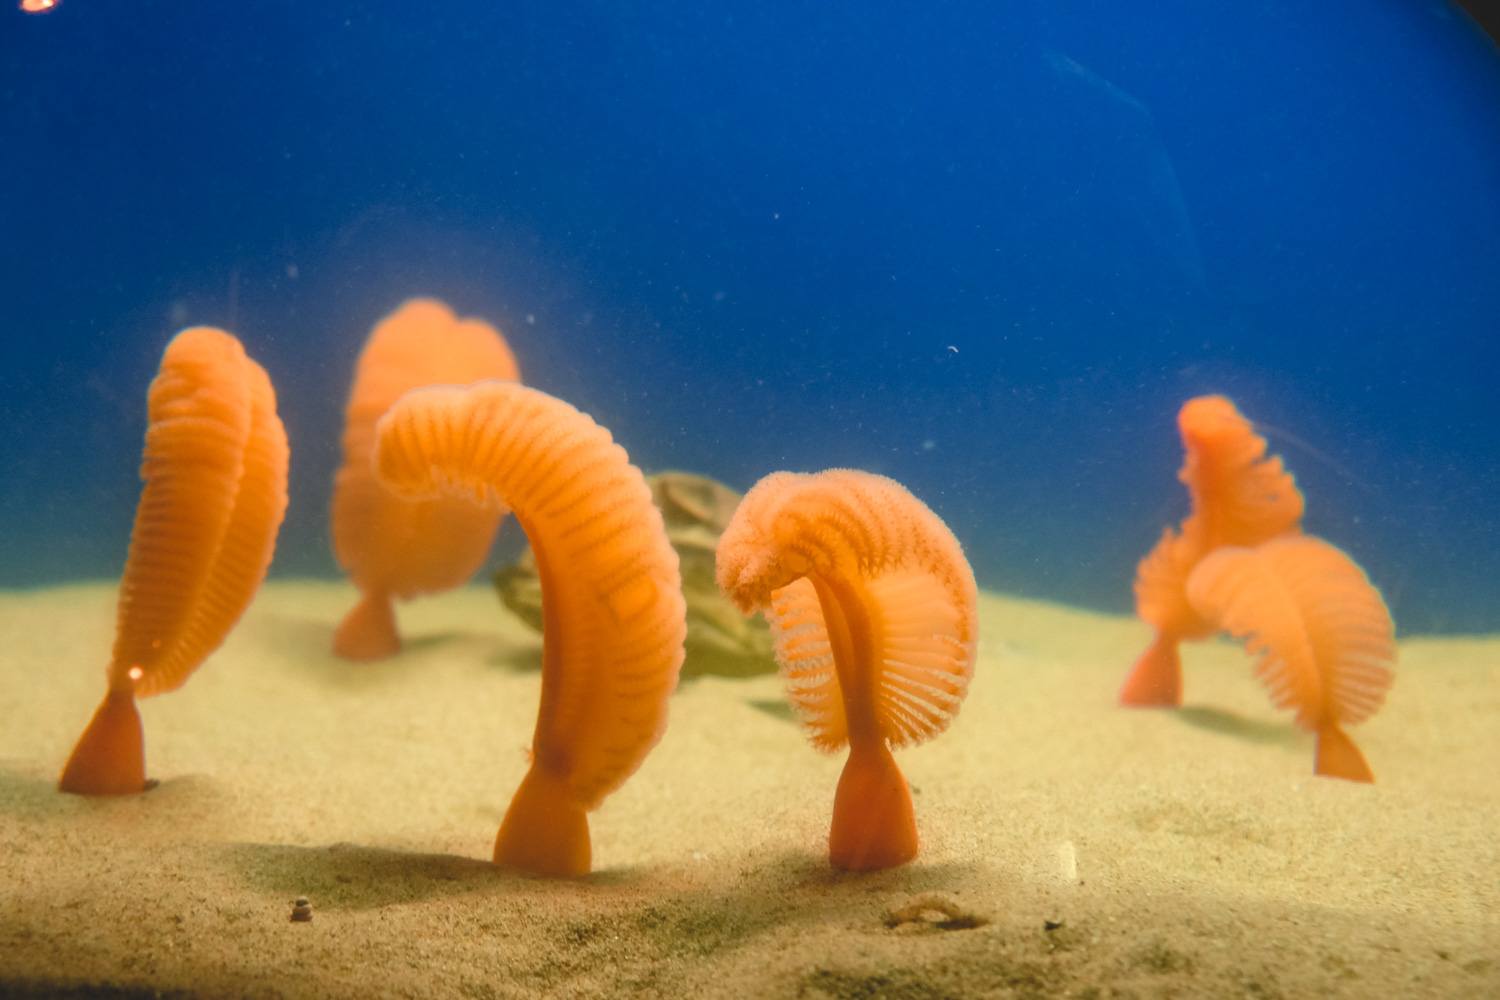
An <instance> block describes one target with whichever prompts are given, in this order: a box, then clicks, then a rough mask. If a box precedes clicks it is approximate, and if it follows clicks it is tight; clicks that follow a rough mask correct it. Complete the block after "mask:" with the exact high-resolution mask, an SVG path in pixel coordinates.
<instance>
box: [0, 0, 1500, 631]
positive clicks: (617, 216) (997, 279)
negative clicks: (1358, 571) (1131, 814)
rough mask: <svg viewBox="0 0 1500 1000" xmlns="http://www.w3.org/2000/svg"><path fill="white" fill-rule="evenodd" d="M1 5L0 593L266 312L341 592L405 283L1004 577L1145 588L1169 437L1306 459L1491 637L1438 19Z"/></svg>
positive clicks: (1458, 138)
mask: <svg viewBox="0 0 1500 1000" xmlns="http://www.w3.org/2000/svg"><path fill="white" fill-rule="evenodd" d="M736 7H737V8H738V9H736V10H734V11H733V12H732V13H731V12H729V9H728V7H727V6H726V5H720V4H713V3H701V2H700V3H681V4H654V3H653V4H616V3H607V2H596V3H583V4H571V3H562V4H556V5H551V4H536V5H531V4H509V3H493V2H490V0H482V2H481V0H463V2H449V3H435V4H429V3H411V2H406V3H365V4H349V3H338V2H327V3H321V2H311V0H302V2H297V3H285V2H278V0H264V2H262V0H257V2H256V3H254V4H248V3H247V4H231V3H204V2H196V3H193V2H186V0H182V2H173V3H168V2H149V0H148V2H124V0H117V2H104V0H98V2H89V0H62V4H61V6H60V7H59V8H58V9H57V10H55V11H53V12H52V13H49V14H46V15H41V16H29V15H25V14H22V13H20V12H19V11H18V10H16V9H15V5H14V3H12V2H9V0H8V2H7V5H6V7H5V9H4V10H0V293H3V294H0V413H3V416H4V419H5V428H6V430H5V432H4V433H3V434H0V470H3V471H0V475H3V480H0V585H4V586H26V585H34V584H40V583H45V582H50V581H55V580H59V579H68V578H73V577H79V576H95V577H97V576H113V575H114V574H116V573H118V572H119V569H120V566H121V564H122V563H123V559H124V554H125V546H126V544H127V540H128V536H129V526H130V519H131V516H132V512H133V508H134V504H135V499H136V495H137V490H138V483H137V479H136V463H137V461H138V454H139V447H140V441H141V435H142V433H143V429H144V393H145V387H146V385H147V383H148V381H149V379H150V377H151V375H152V373H153V371H154V369H155V366H156V363H157V360H158V358H159V354H160V351H161V348H162V347H163V345H164V344H165V343H166V341H167V340H168V339H169V337H170V335H171V334H172V333H173V332H175V330H176V329H178V328H180V327H182V326H185V325H189V324H195V323H212V324H219V325H224V326H227V327H229V328H231V329H233V330H234V331H235V332H236V333H238V334H239V335H240V336H241V338H242V339H243V340H244V341H245V343H246V346H247V348H248V349H249V350H250V352H251V353H252V355H254V356H255V357H256V358H257V359H258V360H260V361H261V362H262V363H263V364H264V365H265V367H266V368H267V369H268V370H269V372H270V373H271V376H272V378H273V380H274V381H275V383H276V385H277V388H278V391H279V394H280V397H281V408H282V413H283V416H284V417H285V420H286V423H287V425H288V430H289V433H290V435H291V438H292V444H293V472H292V476H293V485H292V507H291V510H290V512H289V515H288V520H287V523H286V525H285V527H284V529H283V532H282V537H281V544H280V547H279V550H278V555H277V561H276V566H275V569H274V570H273V572H275V573H279V574H306V573H319V574H331V573H332V572H333V571H334V567H333V563H332V559H331V557H330V556H329V554H328V545H327V526H326V516H325V512H326V508H327V500H328V494H329V490H330V477H331V475H332V472H333V469H334V467H335V466H336V464H337V460H338V453H337V441H338V433H339V424H340V420H341V408H342V397H343V394H344V392H345V390H346V387H347V382H348V379H349V376H350V371H351V367H352V364H353V358H354V354H355V352H356V351H357V349H358V347H359V344H360V343H361V341H362V339H363V337H364V336H365V335H366V333H367V332H368V330H369V328H370V326H371V324H372V323H373V322H374V321H375V320H376V319H378V318H379V317H380V316H381V315H382V314H384V313H385V312H387V311H389V310H390V309H392V308H393V307H394V306H396V305H397V304H398V303H399V302H400V301H401V300H402V299H403V298H405V297H407V296H409V295H413V294H433V295H438V296H441V297H444V298H446V299H448V300H449V301H450V302H451V303H452V304H453V305H454V306H455V307H456V308H458V309H459V310H460V311H463V312H467V313H473V314H477V315H481V316H484V317H486V318H489V319H491V320H492V321H495V322H496V323H498V324H499V325H500V327H501V328H502V329H503V330H504V331H505V332H506V334H507V336H508V337H509V339H510V341H511V343H512V345H513V347H514V349H515V351H516V353H517V354H518V356H519V358H520V361H521V364H522V368H523V374H524V377H525V379H526V380H527V381H528V382H530V383H531V384H533V385H536V386H538V387H541V388H543V389H546V390H548V391H551V392H553V393H555V394H558V395H561V396H564V397H566V398H569V399H571V400H572V401H574V402H575V403H577V404H578V405H580V406H581V407H582V408H583V409H585V410H587V411H589V412H591V413H592V414H594V415H595V416H596V417H597V418H598V419H599V420H600V421H601V422H602V423H604V424H606V425H607V426H609V427H611V428H612V429H613V430H614V432H615V434H616V436H617V438H619V439H620V440H621V441H622V442H623V443H624V444H625V445H626V447H627V448H628V449H629V450H630V452H631V453H632V455H633V456H634V457H635V459H636V460H637V462H638V463H639V464H641V465H643V466H644V467H646V468H647V469H648V470H649V469H656V468H663V467H678V468H687V469H692V470H697V471H702V472H706V473H709V474H712V475H715V476H718V477H720V478H722V479H725V480H727V481H728V482H730V483H731V484H733V485H735V486H737V487H739V488H741V489H743V488H746V487H747V486H748V485H749V484H750V483H752V482H753V481H754V480H755V479H756V478H758V477H759V476H760V475H762V474H764V473H766V472H768V471H771V470H773V469H776V468H794V469H817V468H823V467H827V466H832V465H852V466H859V467H864V468H869V469H872V470H877V471H881V472H884V473H886V474H888V475H891V476H894V477H896V478H897V479H900V480H902V481H903V482H905V483H906V484H907V485H909V486H910V487H911V488H912V489H913V490H914V491H915V492H916V493H918V494H919V495H920V496H922V497H923V498H924V499H926V500H927V501H928V502H929V503H930V504H931V505H932V506H933V507H934V508H935V509H937V510H938V512H939V513H940V514H942V515H943V516H944V517H945V518H946V519H947V520H948V521H949V523H950V524H951V525H952V526H953V528H954V530H955V531H956V532H957V534H958V535H959V537H960V538H961V539H962V540H963V541H964V543H965V545H966V548H967V549H968V551H969V553H970V556H971V559H972V561H973V562H974V564H975V568H976V570H977V572H978V574H979V577H980V580H981V583H982V584H984V585H986V586H989V587H993V588H1002V589H1006V590H1010V591H1016V592H1020V593H1023V594H1027V595H1031V596H1036V597H1045V598H1057V599H1062V600H1067V601H1071V602H1074V603H1080V604H1086V605H1090V606H1096V607H1104V608H1113V609H1128V608H1129V607H1130V601H1131V598H1130V580H1131V577H1132V573H1133V570H1134V566H1135V562H1136V560H1137V559H1138V558H1139V557H1140V555H1141V554H1142V553H1143V552H1144V551H1145V550H1146V549H1147V548H1148V547H1149V546H1150V545H1151V544H1152V542H1154V540H1155V539H1156V537H1157V535H1158V534H1159V532H1160V531H1161V529H1162V527H1163V526H1164V525H1165V524H1166V523H1168V522H1170V521H1173V520H1175V519H1176V518H1178V517H1180V516H1181V515H1182V514H1183V513H1184V512H1185V500H1184V497H1183V494H1182V491H1181V488H1180V487H1179V485H1178V484H1177V482H1176V480H1175V478H1174V473H1175V470H1176V468H1177V465H1178V463H1179V461H1180V454H1179V446H1178V443H1177V440H1176V434H1175V425H1174V417H1175V412H1176V409H1177V407H1178V405H1180V403H1181V402H1182V401H1183V400H1184V399H1186V398H1187V397H1188V396H1191V395H1193V394H1196V393H1200V392H1204V391H1222V392H1226V393H1228V394H1230V395H1231V396H1232V397H1233V398H1234V399H1235V400H1236V401H1237V402H1238V404H1239V405H1240V407H1241V408H1242V409H1243V410H1244V411H1245V412H1246V413H1247V414H1249V415H1250V416H1252V417H1253V418H1256V419H1258V420H1261V421H1264V422H1265V423H1266V424H1268V425H1270V426H1272V427H1274V428H1276V429H1278V431H1280V432H1281V433H1274V434H1273V445H1274V447H1276V448H1277V449H1278V450H1279V451H1281V453H1282V454H1283V455H1284V456H1285V458H1286V460H1287V462H1288V463H1289V465H1290V466H1291V467H1292V469H1293V470H1294V471H1295V472H1296V474H1297V477H1298V480H1299V482H1300V483H1301V485H1302V486H1303V489H1304V491H1305V492H1306V494H1307V496H1308V516H1307V527H1308V529H1309V530H1311V531H1314V532H1316V533H1319V534H1322V535H1324V536H1326V537H1328V538H1330V539H1331V540H1333V541H1335V542H1336V543H1338V544H1340V545H1342V546H1344V547H1345V548H1347V549H1348V550H1349V551H1350V552H1351V553H1352V554H1353V555H1354V556H1355V557H1356V558H1357V559H1358V560H1359V561H1360V562H1361V563H1363V564H1364V565H1365V567H1366V568H1367V569H1368V570H1369V572H1370V574H1371V576H1372V578H1373V579H1374V580H1375V582H1376V583H1377V584H1378V585H1380V586H1381V587H1382V589H1383V590H1384V591H1385V593H1386V595H1387V597H1388V599H1389V600H1390V602H1391V604H1392V606H1393V610H1394V611H1395V613H1396V618H1397V621H1398V625H1399V626H1400V627H1401V628H1402V629H1403V630H1404V631H1406V632H1414V631H1427V630H1433V629H1440V630H1485V631H1492V630H1496V629H1500V524H1497V513H1496V510H1497V504H1496V499H1497V497H1500V386H1497V379H1496V372H1497V362H1500V54H1497V50H1496V48H1495V47H1494V46H1493V45H1492V44H1491V43H1490V42H1489V41H1488V39H1486V38H1485V37H1484V36H1483V35H1482V34H1480V33H1479V32H1478V30H1477V29H1475V28H1474V27H1473V26H1472V25H1471V24H1470V23H1469V22H1468V21H1466V19H1465V18H1464V16H1463V15H1462V14H1460V13H1458V12H1457V11H1456V9H1454V8H1452V7H1450V5H1448V4H1447V3H1443V2H1418V0H1365V2H1356V0H1321V2H1318V3H1307V2H1305V0H1266V2H1257V3H1248V4H1247V3H1229V2H1205V0H1157V2H1154V3H1150V4H1146V3H1106V2H1102V0H1100V2H1087V3H1085V2H1066V0H1062V2H1057V3H1047V4H1042V3H1040V2H1039V0H1038V2H1036V3H1030V4H1028V3H995V2H986V3H974V4H944V5H933V4H881V3H875V4H869V3H861V4H794V3H783V2H767V3H760V4H756V5H736Z"/></svg>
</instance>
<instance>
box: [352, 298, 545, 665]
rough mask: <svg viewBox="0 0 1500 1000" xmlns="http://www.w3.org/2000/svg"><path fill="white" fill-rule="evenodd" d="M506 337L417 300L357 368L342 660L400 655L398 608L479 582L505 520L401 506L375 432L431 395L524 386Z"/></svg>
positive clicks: (486, 513)
mask: <svg viewBox="0 0 1500 1000" xmlns="http://www.w3.org/2000/svg"><path fill="white" fill-rule="evenodd" d="M519 378H520V372H519V371H518V369H517V367H516V360H515V357H514V356H513V355H512V354H511V351H510V347H509V346H508V345H507V344H506V342H505V339H504V338H503V337H501V336H500V334H499V332H498V331H496V330H495V328H494V327H492V326H490V325H489V324H488V323H485V322H483V321H482V320H477V319H459V318H458V317H457V316H455V315H454V314H453V310H451V309H449V308H448V307H447V306H446V305H444V304H443V303H441V302H438V301H435V300H433V299H412V300H411V301H409V302H406V303H405V304H403V305H402V306H401V307H400V308H399V309H397V310H396V311H395V312H394V313H392V314H391V315H389V316H387V317H386V318H385V319H383V320H382V321H381V322H380V323H379V324H378V325H376V327H375V329H374V331H372V332H371V334H370V337H369V340H367V341H366V342H365V346H364V349H363V350H362V351H361V352H360V356H359V361H358V363H357V365H356V366H355V372H354V384H353V386H352V387H351V389H350V391H349V402H348V406H347V408H346V410H345V416H344V464H343V466H342V467H341V468H340V469H339V471H338V475H337V477H336V478H335V480H334V489H333V512H332V516H333V551H334V555H335V557H336V558H337V559H338V563H339V565H340V566H341V567H343V569H344V571H345V572H346V573H347V574H348V575H349V578H350V579H351V580H353V581H354V584H355V586H357V587H358V588H359V590H360V600H359V603H357V604H356V605H355V606H354V607H353V608H352V609H351V610H350V611H349V613H348V614H347V615H346V616H345V618H344V620H343V622H341V623H340V624H339V626H338V629H337V630H336V631H335V633H334V639H333V648H334V651H335V652H336V653H338V654H339V655H340V656H344V657H347V658H349V659H354V660H369V659H377V658H379V657H384V656H390V655H391V654H393V653H396V652H397V651H398V650H399V649H400V648H401V640H400V637H399V635H398V633H397V631H396V617H395V609H394V607H393V606H392V601H393V599H395V598H401V599H407V598H411V597H415V596H416V595H418V594H429V593H435V592H437V591H442V590H447V589H449V588H452V587H456V586H458V585H459V584H461V583H463V582H464V581H465V580H467V579H469V577H471V576H473V575H474V573H475V571H477V570H478V569H479V566H480V564H481V563H482V562H483V561H484V557H485V555H486V554H487V553H488V552H489V549H490V545H491V543H492V542H493V541H494V537H495V531H496V529H497V527H498V526H499V523H500V519H501V517H502V516H503V514H504V512H503V511H502V510H499V509H496V508H490V507H476V506H475V505H473V504H470V503H466V502H465V501H463V500H461V499H454V498H451V497H435V498H431V499H424V500H403V499H400V498H398V497H396V496H394V495H392V494H391V493H390V492H389V491H387V490H386V489H385V488H384V487H382V486H381V485H380V483H379V482H378V481H377V480H376V478H375V471H374V467H373V464H372V461H371V459H372V456H373V454H374V450H375V422H376V421H377V420H379V419H380V417H381V416H382V415H383V414H384V413H385V411H386V410H387V409H389V408H390V406H391V404H392V403H394V402H395V401H396V400H397V399H398V398H400V396H401V394H402V393H404V392H406V391H407V390H409V389H415V388H417V387H419V386H424V385H438V384H459V385H462V384H467V383H470V382H478V381H481V380H483V379H519Z"/></svg>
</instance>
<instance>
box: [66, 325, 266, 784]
mask: <svg viewBox="0 0 1500 1000" xmlns="http://www.w3.org/2000/svg"><path fill="white" fill-rule="evenodd" d="M148 419H149V425H148V428H147V430H146V447H145V455H144V458H143V460H142V463H141V478H142V480H144V483H145V486H144V488H143V489H142V492H141V500H140V504H139V506H138V507H137V508H136V516H135V528H134V530H133V532H132V534H131V539H130V555H129V557H128V558H127V560H126V563H125V576H124V579H123V580H122V581H121V584H120V603H119V614H118V622H117V625H116V635H115V648H114V655H113V657H112V658H111V660H110V665H109V673H108V677H109V691H108V693H107V694H106V695H105V698H104V702H103V703H102V704H101V705H100V706H99V709H98V711H97V712H95V713H94V717H93V719H92V720H91V721H90V723H89V725H88V728H86V729H85V730H84V732H83V735H82V736H81V737H80V738H79V740H78V745H77V747H76V748H75V749H74V750H73V755H72V756H71V757H70V758H69V759H68V763H67V766H66V767H65V768H64V769H63V773H62V778H61V780H60V781H59V782H58V785H59V787H60V788H61V789H62V790H63V791H65V792H76V793H79V794H83V795H120V794H127V793H130V792H139V791H142V790H143V789H144V788H145V784H146V773H145V747H144V745H143V742H142V737H141V720H140V715H139V713H138V712H137V711H136V707H135V699H136V697H138V696H139V697H146V696H148V695H153V694H161V693H163V692H165V691H172V690H175V689H176V688H178V687H181V686H182V684H183V683H184V682H186V681H187V679H188V677H189V676H190V675H191V674H192V672H193V671H194V670H196V669H197V668H198V666H199V664H201V663H202V662H203V661H204V659H206V658H207V657H208V655H209V654H210V653H211V652H213V651H214V649H216V648H217V647H218V646H219V644H220V643H222V642H223V641H224V637H225V636H226V635H228V634H229V630H230V629H231V628H232V627H233V626H234V623H235V622H236V621H237V620H238V619H239V617H240V614H241V613H242V612H243V611H244V610H245V607H246V606H247V605H248V604H249V603H250V598H251V597H253V596H254V594H255V590H256V588H257V587H259V586H260V582H261V580H262V579H263V578H264V577H265V574H266V569H267V567H269V566H270V563H271V554H272V552H273V550H274V549H275V546H276V533H277V531H278V530H279V528H280V527H281V519H282V516H283V514H285V512H286V502H287V498H286V473H287V443H286V432H285V430H284V429H283V428H282V426H281V420H280V418H278V417H277V415H276V395H275V393H274V391H273V390H272V388H271V381H270V379H268V378H267V377H266V373H265V371H264V370H263V369H262V368H261V367H260V366H259V365H257V364H256V363H255V362H254V361H252V360H250V358H249V357H247V356H246V354H245V351H244V348H243V347H241V346H240V342H239V341H238V340H236V339H235V338H234V337H233V336H231V335H230V334H228V333H225V332H224V331H222V330H215V329H212V328H209V327H194V328H192V329H189V330H184V331H183V332H182V333H179V334H178V335H177V336H176V337H175V338H173V340H172V342H171V343H170V344H169V345H167V349H166V352H165V353H164V354H163V356H162V361H161V370H160V372H159V373H158V374H157V376H156V378H155V380H154V381H153V382H152V383H151V391H150V395H149V399H148Z"/></svg>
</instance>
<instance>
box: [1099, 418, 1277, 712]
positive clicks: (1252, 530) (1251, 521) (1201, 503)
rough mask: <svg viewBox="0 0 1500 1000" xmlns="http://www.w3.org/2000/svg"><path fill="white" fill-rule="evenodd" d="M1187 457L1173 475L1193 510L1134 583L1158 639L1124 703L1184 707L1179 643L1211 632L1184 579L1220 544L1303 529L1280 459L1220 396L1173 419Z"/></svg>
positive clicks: (1140, 608) (1125, 691)
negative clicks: (1190, 598)
mask: <svg viewBox="0 0 1500 1000" xmlns="http://www.w3.org/2000/svg"><path fill="white" fill-rule="evenodd" d="M1177 426H1178V430H1179V432H1180V433H1181V435H1182V446H1183V450H1184V451H1185V453H1186V457H1185V458H1184V461H1183V464H1182V471H1180V472H1179V473H1178V474H1177V478H1178V479H1180V480H1181V481H1182V484H1183V485H1184V486H1186V487H1187V490H1188V496H1189V498H1190V500H1191V501H1192V512H1191V513H1190V514H1189V515H1188V516H1187V517H1186V518H1185V519H1184V520H1183V522H1182V524H1181V526H1180V527H1179V528H1177V529H1176V530H1173V529H1172V528H1167V529H1166V530H1165V531H1164V532H1162V537H1161V540H1160V541H1159V542H1157V543H1156V547H1155V548H1153V549H1152V550H1151V551H1150V552H1149V553H1147V555H1146V557H1145V558H1144V559H1142V560H1141V564H1140V567H1139V569H1137V571H1136V578H1135V606H1136V612H1137V614H1139V615H1140V616H1141V618H1142V620H1144V621H1145V622H1146V623H1147V624H1149V625H1152V626H1154V627H1155V629H1156V636H1155V638H1154V639H1153V641H1152V643H1151V645H1150V646H1149V647H1148V648H1147V649H1146V651H1145V653H1143V654H1142V655H1141V657H1140V659H1138V660H1137V661H1136V663H1135V666H1134V667H1133V668H1132V670H1131V672H1130V676H1129V677H1127V678H1126V679H1125V684H1124V686H1123V687H1122V688H1121V689H1120V702H1121V704H1124V705H1138V706H1150V705H1179V704H1181V703H1182V664H1181V660H1180V658H1179V656H1178V650H1177V645H1178V643H1179V642H1181V641H1182V640H1183V639H1202V638H1205V637H1207V636H1209V635H1211V634H1213V631H1214V627H1213V625H1212V623H1210V622H1207V621H1205V620H1204V619H1203V617H1202V616H1201V615H1199V614H1198V613H1197V612H1196V611H1195V610H1194V609H1193V607H1192V605H1191V604H1190V603H1189V602H1188V599H1187V578H1188V574H1190V573H1192V571H1193V568H1194V567H1195V566H1197V565H1198V562H1199V560H1201V559H1202V558H1203V557H1204V556H1206V555H1208V553H1210V552H1212V551H1213V550H1214V549H1216V548H1218V547H1219V546H1221V545H1255V544H1257V543H1259V542H1263V541H1265V540H1266V539H1269V538H1274V537H1276V536H1277V535H1283V534H1288V533H1295V532H1297V531H1299V530H1300V528H1299V527H1298V525H1299V522H1300V521H1301V520H1302V494H1301V492H1299V491H1298V489H1297V486H1296V483H1294V482H1293V481H1292V476H1291V474H1290V473H1289V472H1287V471H1286V469H1285V468H1284V467H1283V466H1282V464H1281V459H1280V458H1278V457H1276V456H1268V455H1267V454H1266V442H1265V439H1264V438H1262V437H1261V436H1260V435H1259V434H1256V433H1255V430H1254V428H1253V427H1252V426H1251V424H1250V421H1249V420H1246V419H1245V418H1244V417H1243V416H1242V415H1241V414H1240V412H1239V411H1238V410H1237V409H1235V406H1234V404H1233V403H1231V402H1230V401H1229V400H1228V399H1225V398H1224V397H1223V396H1198V397H1197V398H1194V399H1190V400H1188V401H1187V402H1186V403H1184V404H1183V407H1182V410H1181V411H1180V412H1179V413H1178V416H1177Z"/></svg>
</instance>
